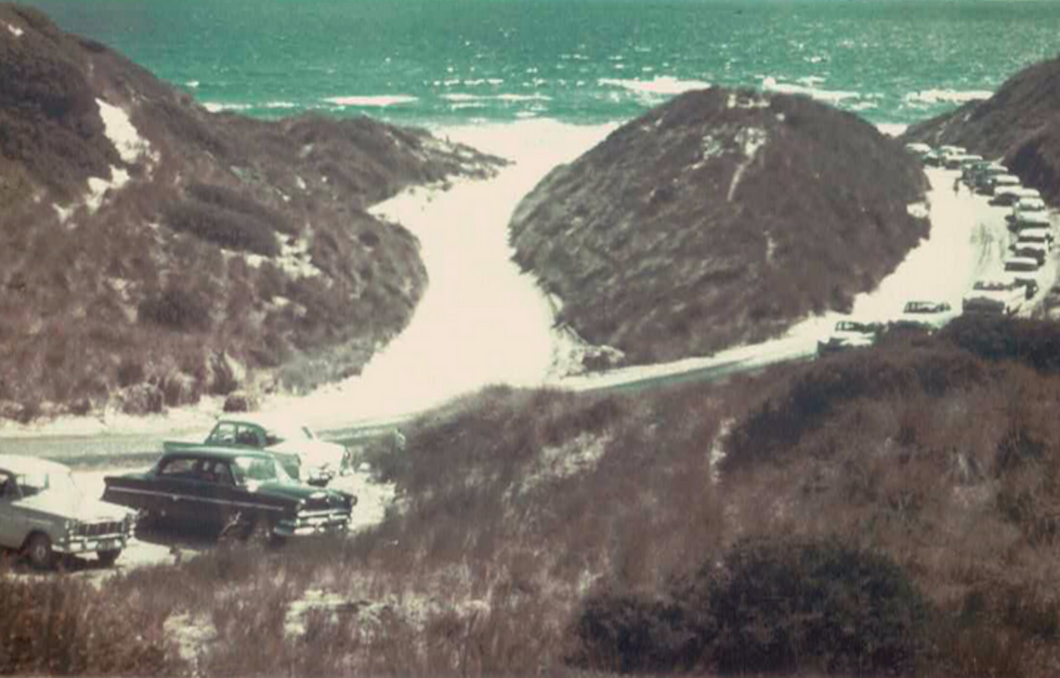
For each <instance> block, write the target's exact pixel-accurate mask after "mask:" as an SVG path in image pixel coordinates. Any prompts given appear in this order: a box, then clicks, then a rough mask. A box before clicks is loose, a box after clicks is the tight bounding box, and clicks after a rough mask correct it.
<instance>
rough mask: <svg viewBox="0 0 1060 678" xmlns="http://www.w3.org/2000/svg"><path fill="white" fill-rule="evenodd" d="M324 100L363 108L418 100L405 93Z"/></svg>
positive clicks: (383, 106)
mask: <svg viewBox="0 0 1060 678" xmlns="http://www.w3.org/2000/svg"><path fill="white" fill-rule="evenodd" d="M324 101H326V102H328V103H329V104H335V105H336V106H361V107H364V108H386V107H387V106H401V105H404V104H412V103H416V102H417V101H419V99H418V98H416V97H414V96H411V95H405V94H394V95H380V96H349V97H328V98H326V99H324Z"/></svg>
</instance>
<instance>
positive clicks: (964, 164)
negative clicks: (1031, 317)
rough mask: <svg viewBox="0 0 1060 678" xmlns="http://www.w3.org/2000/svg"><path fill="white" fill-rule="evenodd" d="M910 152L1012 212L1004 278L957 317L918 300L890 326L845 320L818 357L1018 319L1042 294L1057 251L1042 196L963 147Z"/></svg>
mask: <svg viewBox="0 0 1060 678" xmlns="http://www.w3.org/2000/svg"><path fill="white" fill-rule="evenodd" d="M906 149H907V150H908V151H909V152H910V153H912V154H914V155H916V156H917V157H919V158H920V159H921V160H922V161H923V162H924V164H926V165H931V166H936V167H945V168H947V169H959V170H960V171H961V175H960V177H959V179H958V180H959V181H961V182H963V183H964V184H966V185H967V186H968V187H969V188H971V189H972V190H975V191H976V192H977V193H982V194H985V195H991V196H992V197H991V199H990V204H991V205H995V206H997V205H1004V206H1011V208H1012V210H1011V212H1010V213H1009V214H1008V215H1007V216H1006V217H1005V218H1006V221H1007V222H1008V224H1009V230H1010V231H1011V232H1012V233H1013V234H1014V236H1015V239H1014V240H1013V241H1012V242H1011V243H1010V244H1009V252H1010V256H1009V257H1008V258H1007V259H1006V260H1005V262H1004V274H1003V275H1000V276H997V277H995V278H986V279H982V280H978V281H976V282H975V283H974V285H973V286H972V289H971V290H970V291H969V292H968V294H967V295H965V297H964V298H963V299H962V302H961V309H960V311H958V310H957V309H954V308H952V307H951V306H950V304H948V303H946V302H940V301H919V300H913V301H909V302H907V303H906V305H905V307H904V308H903V310H902V313H901V315H900V316H899V317H898V318H896V319H895V320H893V321H891V322H888V323H880V322H871V323H869V322H859V321H856V320H841V321H839V322H838V323H836V326H835V328H834V330H833V331H832V333H831V335H830V336H829V337H828V338H826V339H823V340H821V341H819V342H818V343H817V354H818V355H827V354H830V353H837V352H840V351H844V350H848V349H853V348H860V347H865V346H871V345H872V344H874V343H875V342H876V340H877V339H878V338H879V336H880V335H881V334H882V333H883V332H885V331H887V330H891V329H896V328H898V329H901V328H917V329H923V330H927V331H935V330H937V329H939V328H941V327H942V326H944V325H945V324H946V323H947V322H949V321H950V320H952V319H953V318H954V317H955V316H956V315H958V313H998V314H1006V315H1012V314H1015V313H1018V312H1019V311H1020V310H1021V309H1022V308H1023V306H1024V304H1025V303H1026V302H1027V300H1029V299H1031V298H1033V297H1034V295H1035V294H1037V292H1038V289H1039V282H1038V280H1037V275H1038V272H1039V270H1040V268H1041V267H1042V266H1043V265H1044V264H1045V262H1046V260H1047V259H1048V256H1049V254H1050V253H1051V252H1052V248H1053V241H1054V236H1053V228H1052V222H1051V219H1050V216H1049V212H1048V207H1047V205H1046V204H1045V202H1044V201H1043V200H1042V197H1041V194H1040V193H1039V192H1038V191H1037V190H1036V189H1033V188H1027V187H1024V186H1021V185H1020V180H1019V177H1016V176H1015V175H1012V174H1011V173H1009V170H1008V168H1007V167H1005V166H1004V165H1003V164H1001V163H1000V162H997V161H990V160H986V159H984V158H983V157H981V156H978V155H975V154H970V153H968V152H967V151H966V150H965V149H964V148H962V147H960V146H940V147H939V148H932V147H931V146H929V145H927V144H923V143H910V144H906Z"/></svg>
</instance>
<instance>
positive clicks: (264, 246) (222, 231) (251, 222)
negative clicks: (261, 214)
mask: <svg viewBox="0 0 1060 678" xmlns="http://www.w3.org/2000/svg"><path fill="white" fill-rule="evenodd" d="M164 217H165V223H166V225H167V226H169V227H170V228H172V229H173V230H175V231H183V232H187V233H191V234H192V235H195V236H197V237H199V238H202V239H203V240H206V241H207V242H211V243H213V244H215V245H218V246H220V247H224V248H227V249H233V250H240V251H246V252H253V253H254V254H260V255H262V256H266V257H274V256H276V255H277V254H279V252H280V247H279V245H278V244H277V242H276V235H275V233H274V232H273V230H272V229H271V228H270V227H269V226H268V225H267V224H265V223H263V222H261V221H259V220H257V219H256V218H254V217H251V216H248V215H246V214H243V213H241V212H235V211H232V210H228V209H224V208H222V207H218V206H217V205H212V204H209V203H200V202H193V201H185V202H178V203H173V204H170V205H169V207H167V208H166V210H165V214H164Z"/></svg>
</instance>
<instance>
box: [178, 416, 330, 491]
mask: <svg viewBox="0 0 1060 678" xmlns="http://www.w3.org/2000/svg"><path fill="white" fill-rule="evenodd" d="M162 447H163V449H164V450H165V451H166V452H175V451H185V450H194V449H196V448H198V447H210V448H219V447H220V448H234V449H243V450H264V451H265V452H269V453H271V454H272V455H273V456H275V457H276V458H277V459H278V460H279V461H280V463H281V464H282V465H283V468H284V470H285V471H286V472H287V474H288V475H290V476H291V477H292V478H294V479H297V480H300V481H301V482H304V483H308V484H309V485H318V486H325V485H327V484H328V483H329V482H330V481H331V479H332V478H334V477H335V476H336V475H337V474H339V473H342V472H344V471H346V470H348V469H349V465H350V450H349V449H347V448H346V447H343V446H342V445H339V444H337V443H329V442H325V441H323V440H320V439H319V438H317V436H316V435H315V434H314V433H313V431H312V430H310V428H309V427H308V426H305V425H302V424H297V423H294V422H291V421H289V420H286V419H283V418H279V417H265V416H259V415H248V414H241V415H238V416H236V415H226V416H223V417H221V418H220V419H218V420H217V424H216V425H215V426H214V427H213V430H212V431H210V433H209V435H207V436H206V439H205V440H204V441H203V442H201V443H200V442H185V441H172V440H170V441H166V442H164V443H163V444H162Z"/></svg>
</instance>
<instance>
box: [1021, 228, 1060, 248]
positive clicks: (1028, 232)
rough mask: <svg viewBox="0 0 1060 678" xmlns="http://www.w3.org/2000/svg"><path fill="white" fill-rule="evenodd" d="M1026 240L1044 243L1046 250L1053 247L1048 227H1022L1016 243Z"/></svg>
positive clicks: (1051, 233) (1050, 231)
mask: <svg viewBox="0 0 1060 678" xmlns="http://www.w3.org/2000/svg"><path fill="white" fill-rule="evenodd" d="M1023 242H1028V243H1040V244H1042V245H1045V246H1046V248H1047V249H1048V250H1052V249H1053V231H1052V229H1049V228H1024V229H1021V230H1020V232H1019V239H1018V240H1017V241H1016V243H1017V244H1019V243H1023Z"/></svg>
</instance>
